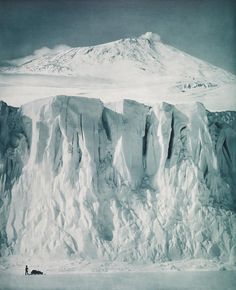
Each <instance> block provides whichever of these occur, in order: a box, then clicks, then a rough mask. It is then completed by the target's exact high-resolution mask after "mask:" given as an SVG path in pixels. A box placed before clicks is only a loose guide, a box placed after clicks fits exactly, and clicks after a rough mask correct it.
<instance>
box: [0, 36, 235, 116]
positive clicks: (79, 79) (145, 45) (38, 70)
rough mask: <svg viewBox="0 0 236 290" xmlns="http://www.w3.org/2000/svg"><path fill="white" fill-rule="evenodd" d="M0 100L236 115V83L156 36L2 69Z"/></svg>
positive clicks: (66, 51) (65, 51)
mask: <svg viewBox="0 0 236 290" xmlns="http://www.w3.org/2000/svg"><path fill="white" fill-rule="evenodd" d="M1 72H2V74H1V75H0V77H1V78H0V79H1V81H0V98H2V100H5V101H6V102H7V103H10V104H12V105H16V106H20V105H21V104H23V103H26V102H28V101H33V100H35V99H37V98H45V97H49V96H54V95H60V94H63V95H74V96H85V97H95V98H98V97H99V98H101V100H102V101H103V102H105V103H107V102H113V101H118V100H122V99H125V98H128V99H134V100H136V101H138V102H144V103H146V104H153V103H157V102H162V101H166V102H170V103H173V104H176V103H189V102H190V103H193V102H196V101H199V102H202V103H203V104H204V105H205V106H206V108H207V109H209V110H229V109H230V110H231V109H233V110H234V109H236V98H235V88H236V77H235V76H234V75H232V74H230V73H228V72H226V71H224V70H222V69H220V68H217V67H215V66H212V65H210V64H208V63H206V62H204V61H201V60H199V59H197V58H194V57H192V56H190V55H188V54H186V53H183V52H181V51H179V50H177V49H175V48H173V47H171V46H169V45H166V44H164V43H162V42H161V40H160V38H159V37H158V35H155V34H153V33H150V32H148V33H146V34H144V35H142V36H140V37H138V38H128V39H121V40H117V41H114V42H111V43H106V44H101V45H97V46H91V47H76V48H70V49H69V48H66V49H65V48H63V49H61V50H60V51H58V50H57V51H56V52H55V51H53V50H52V51H51V52H48V53H47V54H44V55H42V56H40V57H36V56H34V57H33V58H31V59H30V60H29V61H28V62H26V63H23V64H21V65H19V66H13V67H10V68H9V67H8V68H2V69H1Z"/></svg>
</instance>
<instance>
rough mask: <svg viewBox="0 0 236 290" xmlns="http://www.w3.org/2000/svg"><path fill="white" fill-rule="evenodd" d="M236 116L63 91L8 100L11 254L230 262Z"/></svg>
mask: <svg viewBox="0 0 236 290" xmlns="http://www.w3.org/2000/svg"><path fill="white" fill-rule="evenodd" d="M235 148H236V112H218V113H212V112H208V111H207V110H206V109H205V108H204V106H203V105H201V104H200V103H197V104H194V105H185V106H184V105H182V106H181V105H178V106H173V105H170V104H167V103H162V104H157V105H153V106H152V107H149V106H146V105H143V104H140V103H137V102H135V101H131V100H124V101H122V102H121V103H119V104H118V103H117V104H111V105H109V106H108V105H107V106H106V105H104V104H103V103H102V102H101V101H99V100H98V99H87V98H77V97H67V96H57V97H54V98H51V99H44V100H42V101H38V102H34V103H29V104H27V105H24V106H22V107H20V108H13V107H10V106H8V105H7V104H5V103H3V102H0V194H1V196H0V250H1V255H2V256H5V255H9V254H16V255H18V254H21V255H25V256H32V255H39V256H48V257H53V256H57V257H58V256H63V257H68V256H73V255H75V256H79V257H83V258H86V257H89V258H102V257H103V258H105V259H109V260H121V261H132V260H139V261H152V262H155V261H165V260H170V259H182V258H201V257H204V258H219V259H221V260H228V259H229V258H230V257H232V255H234V253H235V249H236V214H235V210H236V194H235V193H236V180H235V176H236V150H235Z"/></svg>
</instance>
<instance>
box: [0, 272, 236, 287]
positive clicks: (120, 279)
mask: <svg viewBox="0 0 236 290" xmlns="http://www.w3.org/2000/svg"><path fill="white" fill-rule="evenodd" d="M235 281H236V273H235V272H191V273H190V272H165V273H105V274H101V273H99V274H97V273H89V274H77V275H73V274H63V275H46V276H41V277H30V276H16V275H9V274H7V275H6V274H5V275H2V274H0V289H1V290H56V289H57V290H91V289H96V290H170V289H171V290H173V289H176V290H177V289H178V290H185V289H186V290H187V289H191V290H223V289H224V290H234V289H235V287H236V282H235Z"/></svg>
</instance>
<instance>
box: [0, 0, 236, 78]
mask: <svg viewBox="0 0 236 290" xmlns="http://www.w3.org/2000/svg"><path fill="white" fill-rule="evenodd" d="M235 27H236V1H234V0H224V1H223V0H222V1H221V0H143V1H141V0H117V1H113V0H77V1H76V0H57V1H56V0H54V1H53V0H41V1H38V0H37V1H34V0H0V63H1V65H3V64H4V63H5V60H12V59H14V58H19V57H24V56H26V55H30V54H33V52H34V51H35V50H38V49H40V48H42V47H48V48H53V47H55V46H57V45H68V46H72V47H75V46H89V45H95V44H100V43H105V42H110V41H113V40H117V39H120V38H126V37H136V36H139V35H141V34H143V33H145V32H146V31H152V32H154V33H158V34H159V35H160V36H161V39H162V41H163V42H165V43H167V44H170V45H172V46H174V47H176V48H178V49H180V50H183V51H185V52H187V53H189V54H191V55H193V56H196V57H198V58H201V59H203V60H205V61H208V62H210V63H212V64H214V65H216V66H219V67H221V68H224V69H226V70H228V71H231V72H233V73H234V74H236V28H235Z"/></svg>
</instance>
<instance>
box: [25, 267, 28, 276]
mask: <svg viewBox="0 0 236 290" xmlns="http://www.w3.org/2000/svg"><path fill="white" fill-rule="evenodd" d="M28 270H29V268H28V266H27V265H26V266H25V275H29V272H28Z"/></svg>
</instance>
